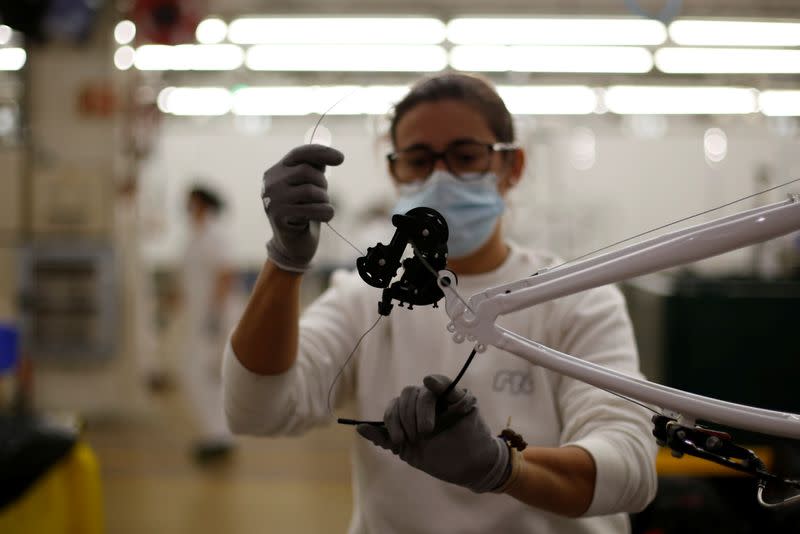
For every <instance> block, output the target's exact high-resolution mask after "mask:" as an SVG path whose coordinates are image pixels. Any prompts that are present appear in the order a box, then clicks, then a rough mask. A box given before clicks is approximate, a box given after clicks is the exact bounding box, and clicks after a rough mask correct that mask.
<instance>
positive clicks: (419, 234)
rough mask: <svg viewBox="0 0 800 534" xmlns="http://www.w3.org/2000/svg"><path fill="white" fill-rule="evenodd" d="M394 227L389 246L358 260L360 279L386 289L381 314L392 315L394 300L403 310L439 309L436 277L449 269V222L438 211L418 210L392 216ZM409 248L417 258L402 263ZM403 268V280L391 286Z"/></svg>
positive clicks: (382, 245)
mask: <svg viewBox="0 0 800 534" xmlns="http://www.w3.org/2000/svg"><path fill="white" fill-rule="evenodd" d="M392 225H393V226H394V227H395V228H397V230H396V231H395V233H394V236H392V240H391V241H390V242H389V244H388V245H384V244H383V243H378V244H377V245H375V246H374V247H370V248H368V249H367V253H366V255H364V256H362V257H360V258H358V259H357V260H356V267H357V268H358V274H359V275H360V276H361V278H362V279H363V280H364V281H365V282H366V283H367V284H369V285H371V286H372V287H378V288H383V295H382V298H381V301H380V302H379V303H378V313H380V314H381V315H389V313H391V311H392V307H393V304H392V300H396V301H398V302H399V305H400V306H401V307H402V306H403V304H404V303H406V304H408V308H409V309H412V308H413V307H414V306H415V305H418V306H425V305H428V304H432V305H433V307H434V308H435V307H437V305H436V303H437V302H438V301H439V300H440V299H441V298H442V297H444V293H442V290H441V289H440V288H439V285H438V284H437V274H436V273H438V272H439V271H440V270H441V269H444V268H445V267H446V266H447V238H448V235H449V231H448V229H447V222H445V220H444V217H442V215H441V214H440V213H439V212H438V211H436V210H434V209H431V208H426V207H419V208H414V209H412V210H409V211H408V212H407V213H406V214H405V215H400V214H398V215H394V216H392ZM408 245H411V246H412V247H413V249H414V255H413V256H410V257H407V258H406V259H403V254H404V253H405V250H406V247H407V246H408ZM401 266H402V267H403V274H402V276H401V277H400V280H398V281H396V282H394V283H391V282H392V280H393V279H394V277H395V276H396V275H397V270H398V269H399V268H400V267H401ZM390 284H391V285H390Z"/></svg>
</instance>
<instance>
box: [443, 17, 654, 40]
mask: <svg viewBox="0 0 800 534" xmlns="http://www.w3.org/2000/svg"><path fill="white" fill-rule="evenodd" d="M447 38H448V40H449V41H451V42H453V43H455V44H537V45H659V44H661V43H663V42H664V41H665V40H666V39H667V30H666V28H665V27H664V24H662V23H661V22H659V21H656V20H647V19H636V18H631V19H580V18H568V19H567V18H564V19H549V18H529V19H524V18H515V19H503V18H459V19H454V20H452V21H450V22H449V23H448V24H447Z"/></svg>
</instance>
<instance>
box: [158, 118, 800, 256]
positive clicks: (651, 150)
mask: <svg viewBox="0 0 800 534" xmlns="http://www.w3.org/2000/svg"><path fill="white" fill-rule="evenodd" d="M315 121H316V117H300V118H286V117H283V118H274V119H271V120H270V119H252V118H251V119H246V120H243V118H241V117H239V118H234V117H224V118H214V119H202V118H179V117H171V116H167V117H165V119H164V123H163V125H162V129H161V132H160V135H159V137H158V140H157V142H156V148H155V150H154V152H153V154H152V157H151V158H150V160H149V161H148V162H147V163H146V165H145V167H144V175H143V179H144V182H143V184H144V185H143V188H144V191H143V195H144V198H145V202H144V205H145V206H148V207H149V209H152V210H153V211H155V212H156V215H157V216H160V217H162V218H163V219H164V223H165V224H164V227H165V228H166V229H167V231H166V232H164V233H162V234H160V235H159V236H158V237H157V238H156V239H153V240H151V241H150V242H149V243H148V244H147V254H148V257H149V260H150V261H151V262H153V263H155V264H158V265H171V264H173V263H174V262H175V261H176V260H177V258H179V257H180V250H181V247H182V239H183V235H182V229H183V228H184V219H185V213H184V197H183V195H184V193H185V191H186V189H187V188H188V185H189V183H190V182H191V181H193V180H194V179H195V178H197V177H201V178H202V179H203V180H205V181H207V182H209V183H211V184H214V185H216V186H217V187H219V188H220V190H222V191H223V193H224V194H225V195H226V197H227V198H228V201H229V203H230V205H231V207H232V209H231V210H230V213H229V215H228V217H229V222H230V224H231V226H232V228H233V234H232V235H233V239H234V240H235V243H234V249H235V252H236V256H237V259H238V261H239V263H240V264H241V265H242V266H247V267H252V266H255V267H258V266H259V265H260V264H261V262H262V261H263V259H264V257H265V254H264V242H265V240H266V239H267V238H268V236H269V234H268V232H269V229H268V225H267V222H266V219H265V217H264V214H263V210H262V208H261V204H260V201H259V198H258V195H259V190H260V186H261V175H262V174H263V172H264V170H265V169H266V168H267V167H269V166H270V165H272V164H274V163H275V162H276V161H278V159H279V158H280V157H282V155H283V154H284V153H285V152H286V151H287V150H289V149H290V148H292V147H294V146H296V145H298V144H300V143H302V142H303V141H304V138H305V137H306V136H307V134H308V131H309V130H310V129H311V128H312V127H313V125H314V123H315ZM518 122H519V124H518V130H519V138H520V141H521V142H522V143H523V145H524V146H525V147H526V149H527V151H528V158H529V159H528V171H527V173H528V176H526V179H525V180H524V181H523V182H522V184H521V185H520V187H519V188H518V190H517V191H516V192H515V193H514V195H513V197H512V198H511V201H510V204H511V211H510V213H509V224H510V227H511V228H512V235H514V236H515V238H516V239H517V240H518V241H520V242H523V243H526V244H532V245H538V246H543V247H547V248H550V249H552V250H555V251H556V252H558V253H560V254H562V255H563V256H565V257H574V256H578V255H581V254H583V253H585V252H588V251H590V250H593V249H595V248H599V247H601V246H604V245H607V244H610V243H613V242H616V241H618V240H620V239H623V238H625V237H628V236H631V235H634V234H638V233H640V232H642V231H644V230H647V229H649V228H653V227H656V226H660V225H662V224H664V223H666V222H668V221H672V220H675V219H679V218H682V217H685V216H687V215H690V214H692V213H695V212H700V211H703V210H706V209H708V208H711V207H714V206H717V205H719V204H723V203H726V202H729V201H731V200H734V199H736V198H739V197H742V196H746V195H749V194H751V193H753V192H754V191H757V190H760V189H763V188H766V187H768V186H769V185H772V184H776V183H780V182H784V181H787V180H789V179H790V178H792V177H793V176H794V177H796V176H797V175H798V174H800V151H797V150H796V148H797V133H796V127H797V123H796V122H794V119H788V122H779V121H775V120H774V119H768V118H765V117H763V116H761V115H757V116H746V117H621V116H617V115H611V114H607V115H592V116H585V117H573V118H570V117H520V118H519V121H518ZM323 126H324V127H327V129H328V130H329V131H330V133H331V136H332V145H333V146H335V147H337V148H339V149H340V150H342V151H343V152H344V153H345V156H346V160H345V163H344V164H343V165H342V166H341V167H338V168H335V169H329V173H328V174H329V178H330V191H331V194H332V195H333V198H334V200H335V201H336V202H337V203H338V206H337V207H338V211H337V216H336V218H335V219H334V220H333V221H332V224H333V225H334V226H335V227H336V228H337V230H339V231H341V232H342V233H344V234H345V235H346V236H348V237H349V238H351V240H354V241H355V242H356V245H358V246H359V247H361V248H362V249H363V248H364V247H366V246H369V245H372V244H374V243H373V242H370V241H369V239H374V237H373V236H369V237H367V236H365V237H364V239H365V240H366V241H364V242H359V237H360V229H361V227H362V226H363V224H365V221H364V219H363V218H361V217H360V214H361V213H362V212H363V211H364V210H365V209H366V207H367V206H369V205H370V204H379V203H381V202H383V203H387V202H388V203H389V204H391V199H392V194H393V193H392V187H391V185H390V182H389V179H388V175H387V173H386V170H385V165H384V154H385V153H386V152H388V150H389V148H388V146H387V145H386V144H385V142H383V141H381V140H380V139H381V134H380V132H382V131H385V127H386V125H385V120H383V119H378V118H376V117H336V116H329V117H326V118H325V120H324V121H323ZM712 127H715V128H720V129H722V130H723V131H724V132H725V134H726V136H727V142H728V144H727V155H726V157H725V158H724V159H723V160H722V161H720V162H719V163H709V162H707V161H706V156H705V154H704V148H703V146H704V145H703V136H704V133H705V132H706V131H707V130H708V129H709V128H712ZM795 190H796V188H795ZM786 192H787V190H786V189H784V190H779V191H777V192H774V193H772V194H769V195H764V196H762V197H759V198H757V199H752V200H748V201H745V202H742V203H741V204H739V205H737V206H735V207H734V208H733V209H739V210H741V209H746V208H748V207H750V206H752V205H754V204H756V203H758V204H764V203H767V202H770V201H773V200H780V199H783V198H785V195H786ZM729 211H730V210H727V211H722V212H718V213H715V214H714V216H720V215H721V214H723V213H728V212H729ZM700 220H702V219H698V220H697V221H692V223H695V222H699V221H700ZM387 223H388V218H387ZM390 231H391V230H387V232H390ZM389 235H390V234H386V237H388V236H389ZM325 236H327V237H325ZM379 238H380V236H379ZM326 239H328V240H330V241H331V242H330V243H327V244H326V243H325V240H326ZM350 256H352V251H350V250H349V249H348V246H347V245H346V244H344V243H343V242H341V241H340V240H339V238H337V237H336V236H334V235H332V234H331V233H330V232H327V231H326V230H325V229H323V245H322V250H321V252H320V257H319V258H318V259H319V261H320V262H331V263H337V262H340V261H342V260H344V259H347V258H349V257H350ZM751 256H752V252H751V251H747V250H745V251H740V252H735V253H731V254H728V255H725V256H721V257H719V258H717V259H713V260H707V261H705V262H703V264H701V265H700V266H699V268H701V269H706V270H708V271H710V272H729V271H741V270H743V269H747V268H749V266H750V265H751V264H752V259H751Z"/></svg>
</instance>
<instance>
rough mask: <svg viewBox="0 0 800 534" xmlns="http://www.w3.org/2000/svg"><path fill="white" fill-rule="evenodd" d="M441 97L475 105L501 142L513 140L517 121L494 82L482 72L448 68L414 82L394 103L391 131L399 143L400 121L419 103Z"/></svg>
mask: <svg viewBox="0 0 800 534" xmlns="http://www.w3.org/2000/svg"><path fill="white" fill-rule="evenodd" d="M440 100H459V101H462V102H465V103H466V104H468V105H470V106H472V107H473V108H475V110H476V111H478V112H479V113H480V114H481V115H483V117H484V118H485V119H486V122H487V123H488V124H489V128H490V129H491V130H492V133H494V135H495V136H496V137H497V140H498V141H499V142H501V143H513V142H514V124H513V122H512V120H511V113H509V111H508V108H507V107H506V104H505V102H503V99H502V98H500V95H498V94H497V91H496V90H495V88H494V86H493V85H492V82H490V81H489V80H488V79H487V78H484V77H482V76H477V75H475V74H466V73H461V72H447V73H444V74H436V75H433V76H430V77H428V78H424V79H422V80H420V81H419V82H417V83H416V84H414V86H413V87H412V88H411V90H410V91H409V92H408V94H407V95H406V96H405V97H404V98H403V99H402V100H401V101H400V102H398V103H397V104H396V105H395V107H394V113H393V115H392V119H391V127H390V130H389V132H390V134H391V136H392V143H396V140H397V139H396V134H397V123H398V122H399V121H400V119H402V118H403V115H405V114H406V113H408V112H409V111H411V110H412V109H413V108H414V107H416V106H417V105H418V104H422V103H424V102H438V101H440Z"/></svg>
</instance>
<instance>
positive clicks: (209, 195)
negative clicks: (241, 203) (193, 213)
mask: <svg viewBox="0 0 800 534" xmlns="http://www.w3.org/2000/svg"><path fill="white" fill-rule="evenodd" d="M189 198H191V199H195V200H199V201H200V202H202V203H203V205H204V206H206V207H207V208H209V209H210V210H211V211H212V212H214V213H219V212H221V211H222V209H223V208H224V207H225V204H224V203H223V202H222V199H221V198H220V197H219V195H218V194H217V193H215V192H214V191H212V190H211V189H209V188H207V187H205V186H202V185H196V186H194V187H192V189H191V190H190V191H189Z"/></svg>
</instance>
